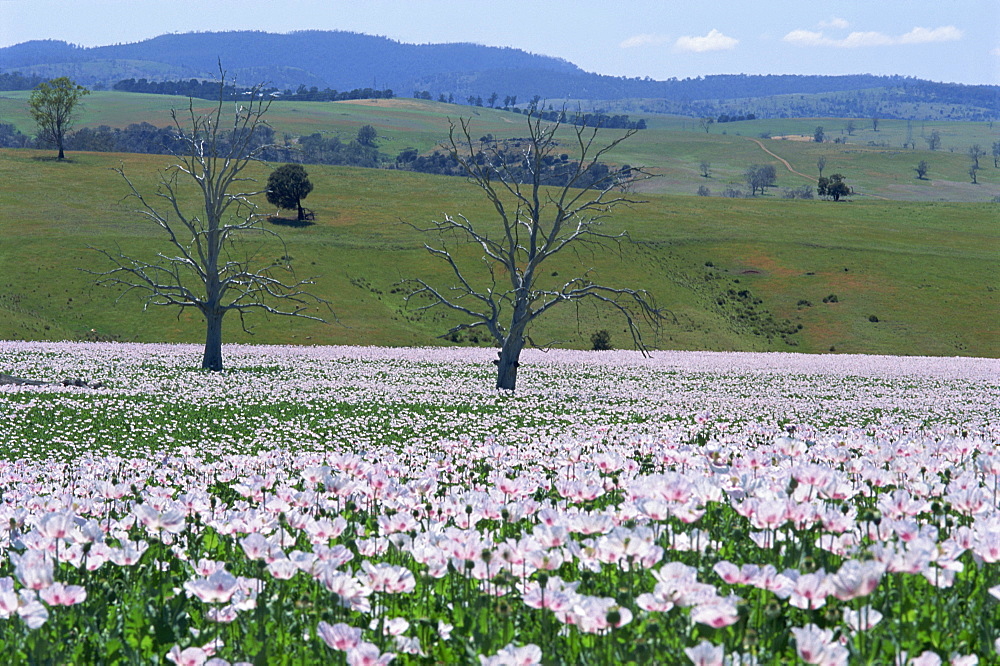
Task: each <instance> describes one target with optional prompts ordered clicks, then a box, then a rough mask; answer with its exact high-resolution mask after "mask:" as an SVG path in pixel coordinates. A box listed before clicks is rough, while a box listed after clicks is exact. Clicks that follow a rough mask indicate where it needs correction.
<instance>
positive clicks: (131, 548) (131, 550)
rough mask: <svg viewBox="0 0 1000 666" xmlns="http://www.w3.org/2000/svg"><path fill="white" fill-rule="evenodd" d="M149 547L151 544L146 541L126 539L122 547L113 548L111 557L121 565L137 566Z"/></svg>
mask: <svg viewBox="0 0 1000 666" xmlns="http://www.w3.org/2000/svg"><path fill="white" fill-rule="evenodd" d="M148 549H149V544H148V543H146V542H145V541H126V542H124V543H123V544H122V546H121V548H112V549H111V553H110V559H111V561H112V562H114V563H115V564H117V565H118V566H120V567H131V566H135V565H136V564H138V563H139V560H140V559H142V555H143V553H145V552H146V551H147V550H148Z"/></svg>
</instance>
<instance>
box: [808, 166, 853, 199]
mask: <svg viewBox="0 0 1000 666" xmlns="http://www.w3.org/2000/svg"><path fill="white" fill-rule="evenodd" d="M816 193H817V194H819V196H821V197H831V198H832V199H833V200H834V201H840V198H841V197H844V196H847V195H848V194H850V193H851V188H850V187H848V186H847V183H845V182H844V176H843V175H841V174H839V173H835V174H833V175H832V176H830V177H829V178H827V177H826V176H822V177H820V179H819V180H817V181H816Z"/></svg>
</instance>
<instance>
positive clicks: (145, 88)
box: [111, 79, 248, 100]
mask: <svg viewBox="0 0 1000 666" xmlns="http://www.w3.org/2000/svg"><path fill="white" fill-rule="evenodd" d="M111 89H112V90H117V91H119V92H131V93H145V94H147V95H183V96H184V97H194V98H196V99H215V100H217V99H219V93H220V89H219V82H218V81H205V80H200V79H190V80H188V81H150V80H148V79H138V80H136V79H122V80H121V81H118V82H117V83H115V84H114V85H113V86H111ZM247 90H248V88H237V87H236V86H233V85H227V86H226V87H225V88H223V89H222V90H221V93H222V96H223V99H226V100H232V99H236V98H237V97H239V96H240V95H241V94H242V93H244V92H246V91H247Z"/></svg>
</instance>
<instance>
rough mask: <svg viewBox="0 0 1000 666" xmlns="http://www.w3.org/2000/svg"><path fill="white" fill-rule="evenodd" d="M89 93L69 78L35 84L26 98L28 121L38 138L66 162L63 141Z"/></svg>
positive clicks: (62, 77) (63, 77)
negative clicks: (32, 125) (36, 129)
mask: <svg viewBox="0 0 1000 666" xmlns="http://www.w3.org/2000/svg"><path fill="white" fill-rule="evenodd" d="M88 94H90V91H89V90H87V89H86V88H84V87H83V86H79V85H77V84H76V83H74V82H73V81H71V80H70V79H69V78H67V77H65V76H61V77H59V78H57V79H52V80H51V81H44V82H43V83H40V84H38V87H37V88H35V90H34V91H32V93H31V97H29V98H28V108H29V110H30V112H31V117H32V118H33V119H34V121H35V123H36V124H37V125H38V138H39V139H40V140H41V141H43V142H45V143H48V144H54V145H55V146H56V147H57V148H58V149H59V159H65V158H66V153H65V150H64V149H63V141H64V139H65V138H66V134H67V133H68V132H69V131H70V130H71V129H73V121H74V120H75V118H74V116H75V112H76V110H77V108H78V105H79V102H80V98H81V97H83V96H84V95H88Z"/></svg>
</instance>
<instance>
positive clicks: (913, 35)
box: [783, 25, 962, 49]
mask: <svg viewBox="0 0 1000 666" xmlns="http://www.w3.org/2000/svg"><path fill="white" fill-rule="evenodd" d="M961 38H962V31H961V30H959V29H958V28H956V27H955V26H953V25H946V26H942V27H940V28H934V29H933V30H932V29H928V28H919V27H918V28H914V29H913V30H911V31H909V32H908V33H906V34H905V35H900V36H898V37H893V36H892V35H887V34H885V33H882V32H852V33H851V34H849V35H847V37H843V38H840V39H834V38H832V37H827V36H826V35H825V34H824V33H822V32H814V31H812V30H792V31H791V32H790V33H788V34H787V35H785V36H784V38H783V40H784V41H786V42H788V43H789V44H797V45H798V46H835V47H838V48H844V49H852V48H859V47H864V46H898V45H901V44H927V43H930V42H954V41H957V40H959V39H961Z"/></svg>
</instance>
